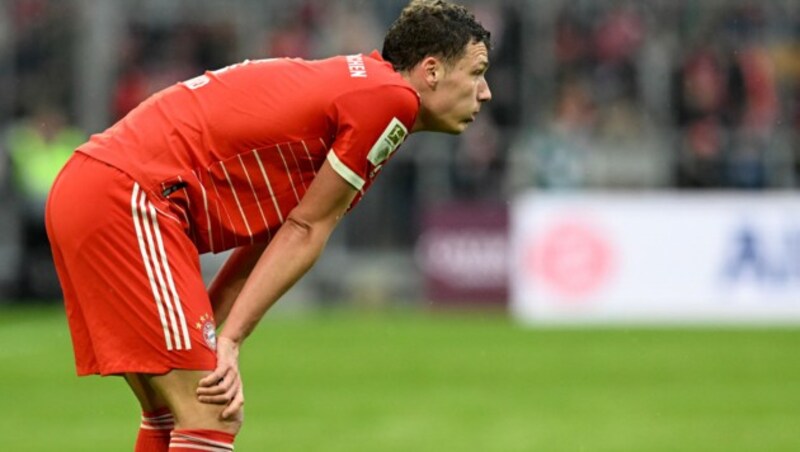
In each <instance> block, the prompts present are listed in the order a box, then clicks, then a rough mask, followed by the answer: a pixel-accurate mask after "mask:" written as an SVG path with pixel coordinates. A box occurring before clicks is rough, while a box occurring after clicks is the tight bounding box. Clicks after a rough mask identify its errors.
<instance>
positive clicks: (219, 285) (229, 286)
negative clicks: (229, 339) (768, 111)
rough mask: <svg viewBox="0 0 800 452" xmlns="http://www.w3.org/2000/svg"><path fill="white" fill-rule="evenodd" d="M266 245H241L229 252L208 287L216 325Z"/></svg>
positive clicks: (219, 322)
mask: <svg viewBox="0 0 800 452" xmlns="http://www.w3.org/2000/svg"><path fill="white" fill-rule="evenodd" d="M266 246H267V245H266V244H264V243H261V244H255V245H249V246H243V247H240V248H237V249H236V250H234V251H233V253H231V255H230V256H229V257H228V259H226V260H225V263H224V264H223V265H222V267H221V268H220V270H219V271H218V272H217V274H216V276H215V277H214V280H213V281H212V282H211V285H210V286H209V288H208V296H209V298H210V299H211V307H212V308H213V309H214V319H215V321H216V322H217V325H222V323H224V322H225V320H226V319H227V317H228V313H229V312H230V310H231V307H233V302H234V301H235V300H236V297H238V296H239V293H240V292H241V291H242V287H244V283H245V281H247V277H248V276H249V275H250V272H251V271H252V270H253V267H255V265H256V262H258V259H259V257H261V254H262V253H263V252H264V248H265V247H266Z"/></svg>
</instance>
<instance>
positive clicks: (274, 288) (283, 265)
mask: <svg viewBox="0 0 800 452" xmlns="http://www.w3.org/2000/svg"><path fill="white" fill-rule="evenodd" d="M332 229H333V225H332V224H330V225H325V224H319V225H316V226H310V225H307V224H303V223H299V222H296V221H293V220H292V219H289V220H288V221H287V222H286V223H285V224H284V225H283V227H281V229H280V230H279V231H278V233H277V234H276V235H275V237H274V238H273V239H272V241H271V242H270V244H269V246H268V247H267V249H266V250H265V251H264V253H263V254H262V255H261V258H260V259H259V260H258V262H257V263H256V265H255V267H254V268H253V271H252V272H251V273H250V276H249V277H248V278H247V281H246V282H245V284H244V286H243V287H242V290H241V292H240V293H239V296H238V298H237V299H236V302H235V303H234V305H233V308H232V309H231V311H230V315H229V316H228V320H227V322H226V323H225V326H224V327H223V329H222V331H221V332H220V337H225V338H228V339H230V340H232V341H234V342H236V343H241V342H242V341H244V339H245V338H247V336H249V335H250V333H251V332H252V331H253V330H254V329H255V327H256V325H258V322H259V321H260V320H261V318H262V317H263V316H264V314H265V313H266V311H267V310H268V309H269V308H270V307H271V306H272V305H273V304H275V302H276V301H278V299H279V298H280V297H281V296H282V295H283V294H284V293H285V292H286V291H287V290H289V288H290V287H292V285H294V283H295V282H297V280H298V279H300V277H301V276H303V275H304V274H305V273H306V272H307V271H308V269H309V268H311V266H312V265H313V264H314V262H316V260H317V258H318V257H319V255H320V254H321V253H322V250H323V248H324V247H325V243H326V242H327V240H328V237H329V236H330V232H331V231H332Z"/></svg>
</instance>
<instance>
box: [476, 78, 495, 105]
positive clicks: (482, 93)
mask: <svg viewBox="0 0 800 452" xmlns="http://www.w3.org/2000/svg"><path fill="white" fill-rule="evenodd" d="M490 100H492V90H491V89H489V82H487V81H486V80H485V79H484V80H482V81H481V84H480V85H479V86H478V101H479V102H489V101H490Z"/></svg>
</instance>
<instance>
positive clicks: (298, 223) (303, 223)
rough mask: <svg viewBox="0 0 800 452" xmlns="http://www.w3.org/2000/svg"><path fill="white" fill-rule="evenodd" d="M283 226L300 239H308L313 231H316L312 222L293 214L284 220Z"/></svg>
mask: <svg viewBox="0 0 800 452" xmlns="http://www.w3.org/2000/svg"><path fill="white" fill-rule="evenodd" d="M283 226H284V227H285V228H288V229H290V230H291V231H292V232H293V233H295V234H299V235H300V236H301V237H310V236H312V235H313V234H314V231H315V229H317V228H315V227H314V224H313V223H312V222H310V221H308V220H305V219H304V218H302V217H300V216H299V215H293V214H290V215H289V216H288V217H287V218H286V222H285V223H284V225H283Z"/></svg>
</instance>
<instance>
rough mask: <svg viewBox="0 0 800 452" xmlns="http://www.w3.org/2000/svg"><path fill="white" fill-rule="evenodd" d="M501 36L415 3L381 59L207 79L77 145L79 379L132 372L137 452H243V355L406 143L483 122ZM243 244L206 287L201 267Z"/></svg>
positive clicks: (66, 283) (57, 229)
mask: <svg viewBox="0 0 800 452" xmlns="http://www.w3.org/2000/svg"><path fill="white" fill-rule="evenodd" d="M489 38H490V35H489V32H488V31H486V30H485V29H484V28H483V27H482V26H481V25H480V24H479V23H478V22H477V21H476V20H475V18H474V16H473V15H472V14H471V13H469V12H468V11H467V10H466V9H465V8H464V7H462V6H458V5H454V4H451V3H448V2H446V1H442V0H414V1H412V2H411V3H410V4H409V5H408V6H407V7H406V8H405V9H404V10H403V12H402V13H401V15H400V17H399V18H398V19H397V20H396V21H395V23H394V24H392V26H391V28H390V29H389V31H388V32H387V34H386V37H385V40H384V44H383V52H382V55H381V54H378V53H377V52H373V53H372V54H370V55H350V56H338V57H333V58H330V59H325V60H317V61H304V60H300V59H268V60H256V61H245V62H243V63H240V64H236V65H233V66H230V67H226V68H223V69H220V70H217V71H211V72H206V73H205V74H204V75H201V76H199V77H197V78H194V79H191V80H188V81H185V82H182V83H178V84H176V85H174V86H172V87H170V88H167V89H165V90H164V91H161V92H159V93H157V94H155V95H154V96H152V97H151V98H149V99H147V100H146V101H145V102H143V103H142V104H141V105H140V106H138V107H137V108H136V109H134V110H133V111H132V112H131V113H129V114H128V115H127V116H126V117H125V118H123V119H122V120H121V121H119V122H118V123H117V124H115V125H113V126H112V127H111V128H109V129H108V130H106V131H105V132H103V133H100V134H97V135H94V136H93V137H91V139H90V140H89V142H87V143H85V144H83V145H82V146H80V147H79V148H78V150H77V152H76V153H75V155H74V156H73V157H72V158H71V159H70V161H69V162H68V163H67V164H66V165H65V167H64V169H63V170H62V172H61V173H60V175H59V177H58V179H57V180H56V182H55V184H54V186H53V188H52V190H51V194H50V197H49V200H48V205H47V212H46V214H47V218H46V222H47V230H48V235H49V238H50V240H51V244H52V249H53V254H54V259H55V262H56V266H57V269H58V274H59V279H60V281H61V285H62V288H63V291H64V298H65V306H66V311H67V317H68V321H69V326H70V331H71V334H72V341H73V348H74V352H75V361H76V367H77V372H78V374H79V375H90V374H100V375H122V376H124V377H125V379H126V381H127V383H128V384H129V386H130V388H131V389H132V391H133V393H134V394H135V395H136V397H137V399H138V401H139V403H140V405H141V407H142V411H143V415H142V422H141V425H140V430H139V436H138V438H137V443H136V449H135V450H136V451H138V452H144V451H166V450H167V449H168V448H169V449H176V450H177V449H182V450H190V451H191V450H197V451H200V450H203V451H210V450H213V451H228V450H233V441H234V437H235V435H236V434H237V433H238V431H239V429H240V427H241V422H242V406H243V403H244V396H243V392H242V382H241V377H240V375H239V371H238V354H239V348H240V346H241V344H242V342H243V341H244V340H245V339H246V338H247V337H248V335H249V334H250V333H251V332H252V331H253V329H254V328H255V327H256V325H257V324H258V322H259V320H260V319H261V317H262V316H263V315H264V313H265V312H266V311H267V309H269V307H270V306H272V304H273V303H275V302H276V301H277V300H278V299H279V298H280V297H281V295H282V294H283V293H284V292H285V291H286V290H287V289H289V288H290V287H291V286H292V285H293V284H294V283H295V282H296V281H297V280H298V279H299V278H300V277H301V276H302V275H303V274H305V272H306V271H307V270H308V269H309V268H310V267H311V265H312V264H313V263H314V262H315V260H316V259H317V257H318V256H319V255H320V253H321V252H322V249H323V248H324V246H325V242H326V240H327V239H328V236H329V235H330V233H331V231H332V230H333V228H334V227H335V226H336V224H337V223H338V221H339V220H340V218H341V217H342V216H343V215H344V214H345V213H346V211H347V210H348V209H350V208H352V207H353V206H354V205H355V204H356V203H357V202H358V200H359V199H360V198H361V196H362V195H363V194H364V192H365V191H367V189H368V188H369V187H370V185H371V184H372V182H373V180H374V179H375V177H376V176H377V175H378V174H379V173H380V170H381V168H382V167H383V165H384V164H386V162H387V161H388V160H389V159H390V158H391V156H392V155H393V154H394V152H396V151H397V148H398V147H399V146H400V144H401V143H402V142H403V141H404V140H405V139H406V137H407V136H408V134H410V133H413V132H418V131H437V132H445V133H452V134H457V133H460V132H462V131H463V130H464V129H465V128H466V127H467V125H468V124H469V123H470V122H472V121H473V120H474V119H475V115H477V114H478V111H479V110H480V108H481V105H482V104H483V103H484V102H487V101H489V100H490V99H491V92H490V90H489V86H488V85H487V82H486V79H485V78H484V74H485V73H486V70H487V68H488V66H489V59H488V51H489ZM228 249H234V251H233V253H232V254H231V256H230V257H229V258H228V259H227V261H226V262H225V263H224V265H223V266H222V268H221V269H220V271H219V273H218V274H217V275H216V277H215V279H214V281H213V282H212V283H211V285H210V287H209V288H208V289H206V288H205V286H204V284H203V280H202V277H201V273H200V265H199V255H200V254H201V253H206V252H220V251H224V250H228ZM223 322H224V323H223ZM218 325H222V327H221V330H220V331H219V333H218V335H217V326H218Z"/></svg>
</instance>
